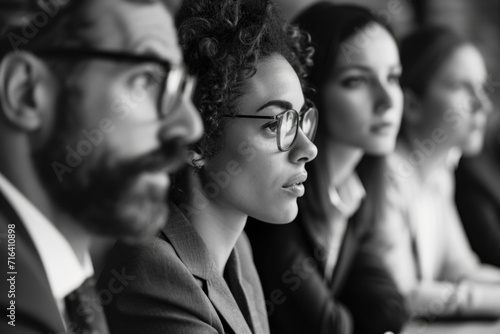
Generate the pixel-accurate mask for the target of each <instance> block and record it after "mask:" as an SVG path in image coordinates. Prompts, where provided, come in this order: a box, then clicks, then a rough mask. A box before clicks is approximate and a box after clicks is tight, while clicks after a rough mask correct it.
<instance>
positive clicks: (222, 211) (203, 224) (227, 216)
mask: <svg viewBox="0 0 500 334" xmlns="http://www.w3.org/2000/svg"><path fill="white" fill-rule="evenodd" d="M187 201H188V202H189V203H188V205H190V206H191V207H192V208H194V210H195V212H196V214H193V215H192V216H191V217H190V221H191V224H192V225H193V227H194V229H195V230H196V232H197V233H198V234H199V235H200V236H201V238H202V239H203V241H204V243H205V245H206V246H207V249H208V251H209V253H210V255H211V256H212V258H213V260H214V262H215V265H216V267H217V271H218V272H219V273H220V274H223V272H224V268H225V267H226V263H227V261H228V259H229V256H230V255H231V252H232V251H233V249H234V246H235V244H236V242H237V241H238V238H239V237H240V236H241V233H242V232H243V229H244V228H245V224H246V221H247V218H248V216H247V215H246V214H244V213H242V212H241V211H238V210H235V209H234V208H233V207H230V206H228V205H226V204H225V203H222V202H220V201H218V199H217V198H215V199H213V198H208V197H207V196H205V193H204V191H203V189H202V187H201V184H200V182H199V178H198V176H193V182H192V188H191V192H190V198H189V199H188V200H187Z"/></svg>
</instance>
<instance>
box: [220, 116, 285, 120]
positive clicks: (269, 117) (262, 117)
mask: <svg viewBox="0 0 500 334" xmlns="http://www.w3.org/2000/svg"><path fill="white" fill-rule="evenodd" d="M222 117H226V118H260V119H276V116H257V115H223V116H222Z"/></svg>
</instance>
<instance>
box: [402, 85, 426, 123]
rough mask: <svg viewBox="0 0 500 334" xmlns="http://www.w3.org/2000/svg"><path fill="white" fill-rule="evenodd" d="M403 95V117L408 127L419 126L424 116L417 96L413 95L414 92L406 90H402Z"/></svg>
mask: <svg viewBox="0 0 500 334" xmlns="http://www.w3.org/2000/svg"><path fill="white" fill-rule="evenodd" d="M403 94H404V109H403V110H404V112H403V117H404V119H405V121H406V122H407V123H408V124H410V125H416V124H419V123H420V122H422V120H423V119H424V114H423V110H422V104H421V102H420V99H419V98H418V96H417V95H416V94H415V92H414V91H412V90H410V89H408V88H405V89H403Z"/></svg>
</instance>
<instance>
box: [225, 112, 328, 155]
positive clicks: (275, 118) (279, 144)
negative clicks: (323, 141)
mask: <svg viewBox="0 0 500 334" xmlns="http://www.w3.org/2000/svg"><path fill="white" fill-rule="evenodd" d="M310 104H312V103H310ZM311 110H315V112H316V125H315V129H314V132H313V135H312V136H311V138H309V137H308V136H307V135H306V137H307V138H308V139H309V140H310V141H313V140H314V137H315V136H316V130H317V128H318V122H317V121H318V109H317V108H316V107H315V106H314V105H311V106H309V108H307V110H304V111H302V112H298V111H297V110H295V109H287V110H284V111H282V112H280V113H279V114H277V115H274V116H259V115H245V114H243V115H241V114H235V115H223V116H222V117H224V118H251V119H273V120H275V121H279V120H278V118H283V115H285V114H286V113H287V112H290V111H293V112H295V114H296V115H297V119H298V122H297V125H296V126H295V135H294V137H293V140H292V142H291V143H290V145H289V146H288V147H287V148H286V149H283V148H282V147H281V142H280V136H279V134H278V135H277V136H276V142H277V146H278V149H279V150H280V151H281V152H287V151H289V150H291V148H292V146H293V144H294V143H295V140H296V139H297V135H298V134H299V127H300V129H301V130H302V123H301V122H302V120H303V119H304V118H303V115H305V114H306V113H308V112H309V111H311ZM277 129H278V131H281V130H279V129H280V128H279V127H278V128H277Z"/></svg>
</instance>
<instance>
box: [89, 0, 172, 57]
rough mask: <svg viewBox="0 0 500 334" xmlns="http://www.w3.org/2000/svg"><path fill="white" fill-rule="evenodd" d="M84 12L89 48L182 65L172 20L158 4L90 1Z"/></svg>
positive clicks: (167, 12)
mask: <svg viewBox="0 0 500 334" xmlns="http://www.w3.org/2000/svg"><path fill="white" fill-rule="evenodd" d="M88 10H89V13H88V14H89V17H91V18H92V19H91V23H92V24H91V27H90V28H89V29H88V31H87V33H88V34H89V35H90V36H88V37H90V40H91V41H92V44H93V47H96V48H99V49H108V50H109V49H111V50H116V51H125V52H130V53H137V54H146V53H147V54H153V55H155V56H159V57H161V58H165V59H168V60H170V61H172V62H174V63H179V62H181V61H182V54H181V50H180V48H179V45H178V41H177V33H176V30H175V25H174V20H173V16H172V14H171V13H170V12H169V11H168V9H167V8H166V7H165V6H164V4H162V2H161V1H158V2H153V1H150V2H149V3H148V1H139V0H135V1H132V0H94V1H93V3H92V5H91V6H89V8H88Z"/></svg>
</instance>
